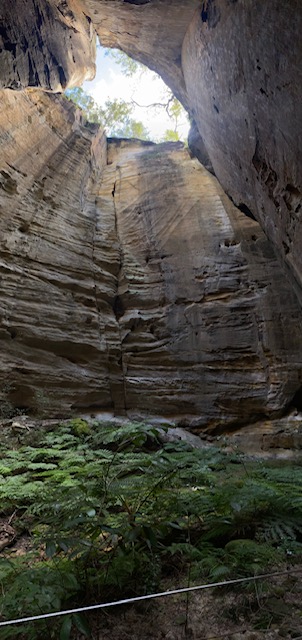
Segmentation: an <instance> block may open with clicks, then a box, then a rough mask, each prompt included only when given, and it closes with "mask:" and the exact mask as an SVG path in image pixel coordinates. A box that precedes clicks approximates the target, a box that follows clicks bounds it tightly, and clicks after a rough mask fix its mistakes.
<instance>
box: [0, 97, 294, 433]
mask: <svg viewBox="0 0 302 640" xmlns="http://www.w3.org/2000/svg"><path fill="white" fill-rule="evenodd" d="M2 104H3V105H4V107H5V109H4V108H3V109H2V110H1V114H0V141H1V148H2V163H3V166H1V174H0V175H1V185H0V186H1V189H0V190H1V202H0V204H1V211H0V226H1V239H2V242H1V251H0V260H1V263H0V264H1V292H0V314H1V317H0V348H1V353H2V358H1V361H0V382H1V388H2V389H4V390H5V389H6V391H7V394H8V396H9V398H10V400H11V401H13V402H15V403H16V404H17V405H19V406H23V407H24V406H25V407H29V408H32V407H35V406H37V404H38V405H39V402H40V403H41V400H42V403H43V402H44V403H45V404H47V408H48V411H51V412H60V413H62V412H65V413H67V412H68V411H71V410H72V411H75V410H76V409H84V408H85V409H90V410H91V409H96V408H98V409H104V408H111V409H114V410H115V411H116V412H117V413H123V412H126V413H128V414H133V413H135V414H136V415H141V414H143V413H145V414H146V413H147V414H153V415H154V414H159V415H166V416H176V417H177V418H178V420H179V421H181V422H184V421H186V422H187V423H188V424H191V425H192V424H196V425H199V426H200V427H203V428H205V427H207V428H208V429H211V428H212V429H214V428H223V427H225V426H226V425H227V424H241V423H244V422H245V421H248V420H250V419H251V418H254V417H256V416H260V415H263V414H265V415H271V414H274V413H275V412H278V411H279V410H281V409H283V408H284V407H285V406H286V405H287V404H288V403H289V402H290V400H291V399H292V397H293V395H294V393H295V392H296V390H297V389H298V388H299V387H300V385H301V370H302V335H301V328H300V325H299V323H297V317H298V314H299V312H300V311H299V307H298V304H297V301H296V298H295V296H294V294H293V293H292V292H291V289H290V287H289V284H288V281H287V280H286V278H285V276H284V275H283V273H282V270H281V268H280V266H279V264H278V262H277V260H276V256H275V254H274V251H273V250H272V248H271V245H270V243H269V242H268V241H267V240H266V238H265V236H264V234H263V232H262V231H261V229H260V227H259V225H258V223H256V222H255V221H253V220H251V219H250V218H248V217H246V216H244V215H243V214H242V213H241V212H239V211H238V210H236V208H235V207H234V206H233V205H232V204H231V203H230V201H229V200H228V198H227V197H226V196H225V195H224V193H223V191H222V189H221V188H220V187H219V185H218V183H217V181H216V180H215V178H213V177H212V176H211V175H210V174H209V173H208V172H207V171H206V170H205V169H203V168H202V167H201V165H200V164H199V163H198V161H197V160H192V159H190V156H189V154H188V152H187V151H186V150H185V149H184V148H183V147H182V145H180V144H176V145H175V144H171V143H169V144H164V145H153V144H152V143H141V142H139V141H115V140H109V142H108V144H107V143H106V140H105V137H104V136H103V134H102V132H100V131H98V130H97V128H96V127H94V126H92V125H88V126H87V125H85V123H83V122H82V121H81V118H80V115H79V113H78V112H77V111H76V110H75V109H74V108H73V106H72V105H71V104H70V103H68V102H67V101H66V100H64V99H62V98H59V97H57V96H51V95H47V94H42V93H39V92H36V91H31V92H30V93H27V94H26V93H19V94H18V93H16V92H13V91H9V90H7V91H5V92H3V94H2Z"/></svg>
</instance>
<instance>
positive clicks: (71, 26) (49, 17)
mask: <svg viewBox="0 0 302 640" xmlns="http://www.w3.org/2000/svg"><path fill="white" fill-rule="evenodd" d="M95 53H96V49H95V32H94V29H93V26H92V24H91V20H90V18H89V16H87V15H86V14H85V13H84V10H83V7H82V4H81V2H80V0H26V2H24V0H14V2H7V1H6V0H5V1H4V2H2V3H1V7H0V88H10V89H24V88H26V87H41V88H42V89H46V90H48V91H55V92H57V91H64V89H66V87H67V86H78V85H80V84H82V82H83V81H84V80H85V79H87V80H89V79H92V78H93V76H94V72H95Z"/></svg>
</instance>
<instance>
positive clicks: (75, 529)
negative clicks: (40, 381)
mask: <svg viewBox="0 0 302 640" xmlns="http://www.w3.org/2000/svg"><path fill="white" fill-rule="evenodd" d="M161 433H162V430H161V431H160V430H158V429H156V428H155V427H154V426H152V425H146V424H141V423H129V422H128V423H125V424H123V425H119V424H118V423H99V422H95V423H91V424H88V422H86V421H84V420H81V419H78V418H77V419H74V420H70V421H69V422H68V423H67V424H66V423H64V424H61V425H60V424H58V425H57V426H56V428H54V429H53V430H52V431H46V432H43V431H42V430H41V431H40V432H37V433H36V434H35V440H36V444H34V443H33V438H32V437H31V439H30V437H29V436H27V435H26V434H25V435H24V437H23V443H21V444H19V446H16V444H15V443H14V446H13V447H12V448H11V449H8V448H7V446H6V447H5V446H4V444H2V445H0V453H1V463H0V498H1V516H2V517H7V518H10V519H13V523H14V526H15V528H16V530H17V533H18V534H19V535H21V536H22V535H24V533H26V535H27V536H30V538H31V549H32V551H31V554H30V555H28V556H25V557H21V558H15V559H12V560H11V559H10V554H9V550H8V549H6V550H5V551H4V552H3V553H2V556H3V560H2V565H1V569H0V584H1V589H2V592H3V594H4V597H3V600H2V603H1V609H0V613H1V616H2V618H4V619H7V618H9V617H17V616H18V615H25V614H31V613H35V612H37V611H51V610H56V609H60V608H62V607H68V604H69V601H70V599H71V598H72V602H73V604H75V603H79V604H82V603H83V602H89V603H91V602H93V601H94V600H95V599H96V600H98V601H100V600H105V599H106V598H109V599H111V598H116V597H118V596H119V595H121V596H122V597H124V596H125V595H126V594H138V593H139V594H143V593H146V592H148V591H149V592H150V591H153V590H155V589H158V588H160V581H161V579H162V578H165V577H166V576H168V575H171V574H173V572H175V571H176V567H178V569H177V570H182V571H185V570H186V567H188V566H190V575H191V577H192V579H194V580H198V581H200V580H204V579H208V580H212V581H214V582H215V581H217V580H220V579H222V580H223V579H225V578H227V579H228V578H229V577H240V576H246V575H254V574H256V573H259V572H263V571H264V570H265V569H266V568H269V567H275V566H278V565H280V563H281V564H282V563H283V562H284V561H285V559H286V557H290V558H291V559H292V561H295V558H298V557H299V554H301V532H302V500H301V493H302V472H301V469H300V467H299V466H298V465H296V466H291V467H290V468H289V467H288V466H286V465H285V464H283V465H282V466H280V465H279V466H275V465H271V464H269V463H265V464H263V463H259V462H254V461H249V460H245V461H244V464H242V463H241V458H240V457H237V456H234V455H232V456H230V455H227V454H226V453H224V452H223V451H222V450H218V449H217V448H214V447H211V448H205V449H198V450H197V449H192V448H191V446H190V445H188V444H187V443H181V442H176V443H167V444H162V443H161ZM26 438H27V439H28V440H26ZM289 552H290V554H291V555H290V556H288V553H289ZM62 585H64V588H62ZM23 592H24V595H22V593H23ZM17 593H19V594H21V595H22V597H18V598H17V596H16V594H17ZM26 593H27V594H28V595H27V596H26ZM60 624H61V622H60ZM78 624H80V623H79V621H78ZM75 625H76V620H75V619H74V618H73V617H70V618H66V619H65V620H64V621H63V626H62V628H61V630H60V628H59V627H58V625H57V622H55V621H54V622H53V624H52V625H49V626H48V628H47V633H48V636H47V635H46V632H45V634H44V631H43V632H42V631H40V627H39V630H38V631H37V629H38V627H37V628H36V627H30V631H26V633H27V635H26V637H28V638H30V639H31V638H32V639H33V640H34V639H35V638H38V637H42V635H43V634H44V635H45V637H56V638H57V637H58V634H59V635H60V634H61V635H60V637H62V638H63V640H64V639H65V638H68V637H69V636H68V634H69V635H70V637H71V636H72V633H73V629H74V628H75ZM41 628H42V627H41ZM35 629H36V631H35ZM18 632H19V631H18ZM5 633H6V636H5V637H7V638H9V637H17V636H14V635H9V634H10V633H12V632H11V631H10V630H9V629H8V630H7V631H6V632H5ZM14 633H15V630H14ZM20 633H21V631H20ZM35 633H36V634H38V635H34V634H35ZM39 633H40V636H39ZM87 633H88V631H87ZM7 634H8V635H7ZM30 634H31V635H30ZM51 634H52V635H51ZM44 635H43V637H44ZM20 637H22V634H21V636H20Z"/></svg>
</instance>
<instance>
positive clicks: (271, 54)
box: [83, 0, 302, 287]
mask: <svg viewBox="0 0 302 640" xmlns="http://www.w3.org/2000/svg"><path fill="white" fill-rule="evenodd" d="M83 3H84V5H85V10H86V11H87V13H89V15H90V17H91V19H92V21H93V23H94V24H95V27H96V29H97V32H98V34H99V36H100V39H101V41H102V42H104V44H106V45H108V46H118V47H120V48H121V49H123V50H124V51H126V53H130V55H133V56H134V57H136V58H137V59H139V60H141V61H142V62H144V63H145V64H147V65H148V66H150V67H151V68H152V69H155V70H156V71H158V72H159V73H160V74H161V75H162V76H163V78H164V80H165V81H166V82H167V84H169V85H170V87H171V88H172V90H173V91H174V92H175V93H176V95H177V96H178V97H180V99H181V100H182V101H183V104H184V105H185V106H186V107H187V108H188V110H189V113H190V115H191V117H192V118H193V119H194V121H195V123H196V125H197V127H198V130H199V136H200V138H199V143H197V145H196V140H197V139H198V136H197V132H196V130H195V131H194V135H193V138H194V139H193V148H194V149H196V147H197V151H196V153H197V157H199V158H202V159H203V160H204V162H205V163H206V164H207V166H208V167H211V165H212V166H213V168H214V171H215V174H216V176H217V177H218V179H219V181H220V183H221V184H222V186H223V188H224V189H225V191H226V192H227V193H228V194H229V195H230V196H231V197H232V198H233V200H234V202H235V203H236V204H237V205H238V206H241V205H244V208H245V210H246V209H249V210H250V211H251V212H252V213H253V215H254V216H255V217H256V219H257V220H258V221H259V222H260V223H261V225H262V228H263V229H264V230H265V232H266V234H267V236H268V237H269V238H270V239H271V240H272V241H273V243H274V244H275V246H276V248H277V251H278V254H279V256H281V257H282V258H283V259H284V261H285V262H286V264H287V265H288V266H289V268H290V270H291V273H292V275H293V276H294V278H295V280H296V281H297V282H298V283H299V285H300V287H301V286H302V252H301V248H300V244H301V233H302V229H301V224H302V223H301V212H302V124H301V123H302V39H301V37H300V34H301V32H302V9H301V3H299V2H297V0H288V1H287V2H280V0H266V1H263V0H203V1H201V0H200V1H199V2H187V1H186V0H176V1H175V0H173V1H171V2H170V1H167V0H164V1H163V0H150V2H139V1H138V0H137V1H135V2H131V0H130V2H123V1H122V0H117V2H116V3H115V8H114V10H113V9H112V3H111V2H110V1H109V2H108V0H83ZM207 154H208V155H209V159H208V158H207Z"/></svg>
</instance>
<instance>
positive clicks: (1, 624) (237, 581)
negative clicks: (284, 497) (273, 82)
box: [0, 567, 302, 627]
mask: <svg viewBox="0 0 302 640" xmlns="http://www.w3.org/2000/svg"><path fill="white" fill-rule="evenodd" d="M301 572H302V567H301V568H300V569H292V570H287V571H277V572H275V573H263V574H261V575H259V576H250V577H249V578H237V579H235V580H224V581H223V582H211V583H209V584H201V585H198V586H196V587H183V588H182V589H172V590H170V591H162V592H160V593H151V594H149V595H145V596H136V597H135V598H125V599H124V600H116V601H115V602H103V603H102V604H93V605H90V606H88V607H79V608H78V609H66V610H64V611H56V612H54V613H44V614H41V615H38V616H29V617H27V618H17V619H16V620H7V621H6V622H0V627H8V626H9V625H12V624H21V623H22V622H23V623H24V622H35V620H45V619H46V618H55V617H59V616H67V615H70V614H72V613H83V611H94V610H95V609H104V608H105V607H116V606H118V605H121V604H131V603H132V602H141V601H142V600H151V599H152V598H163V597H165V596H173V595H176V594H178V593H188V592H189V591H201V590H202V589H213V588H214V587H226V586H228V585H231V584H240V583H242V582H250V581H251V580H265V579H266V578H273V577H277V576H284V575H292V574H295V573H301Z"/></svg>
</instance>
